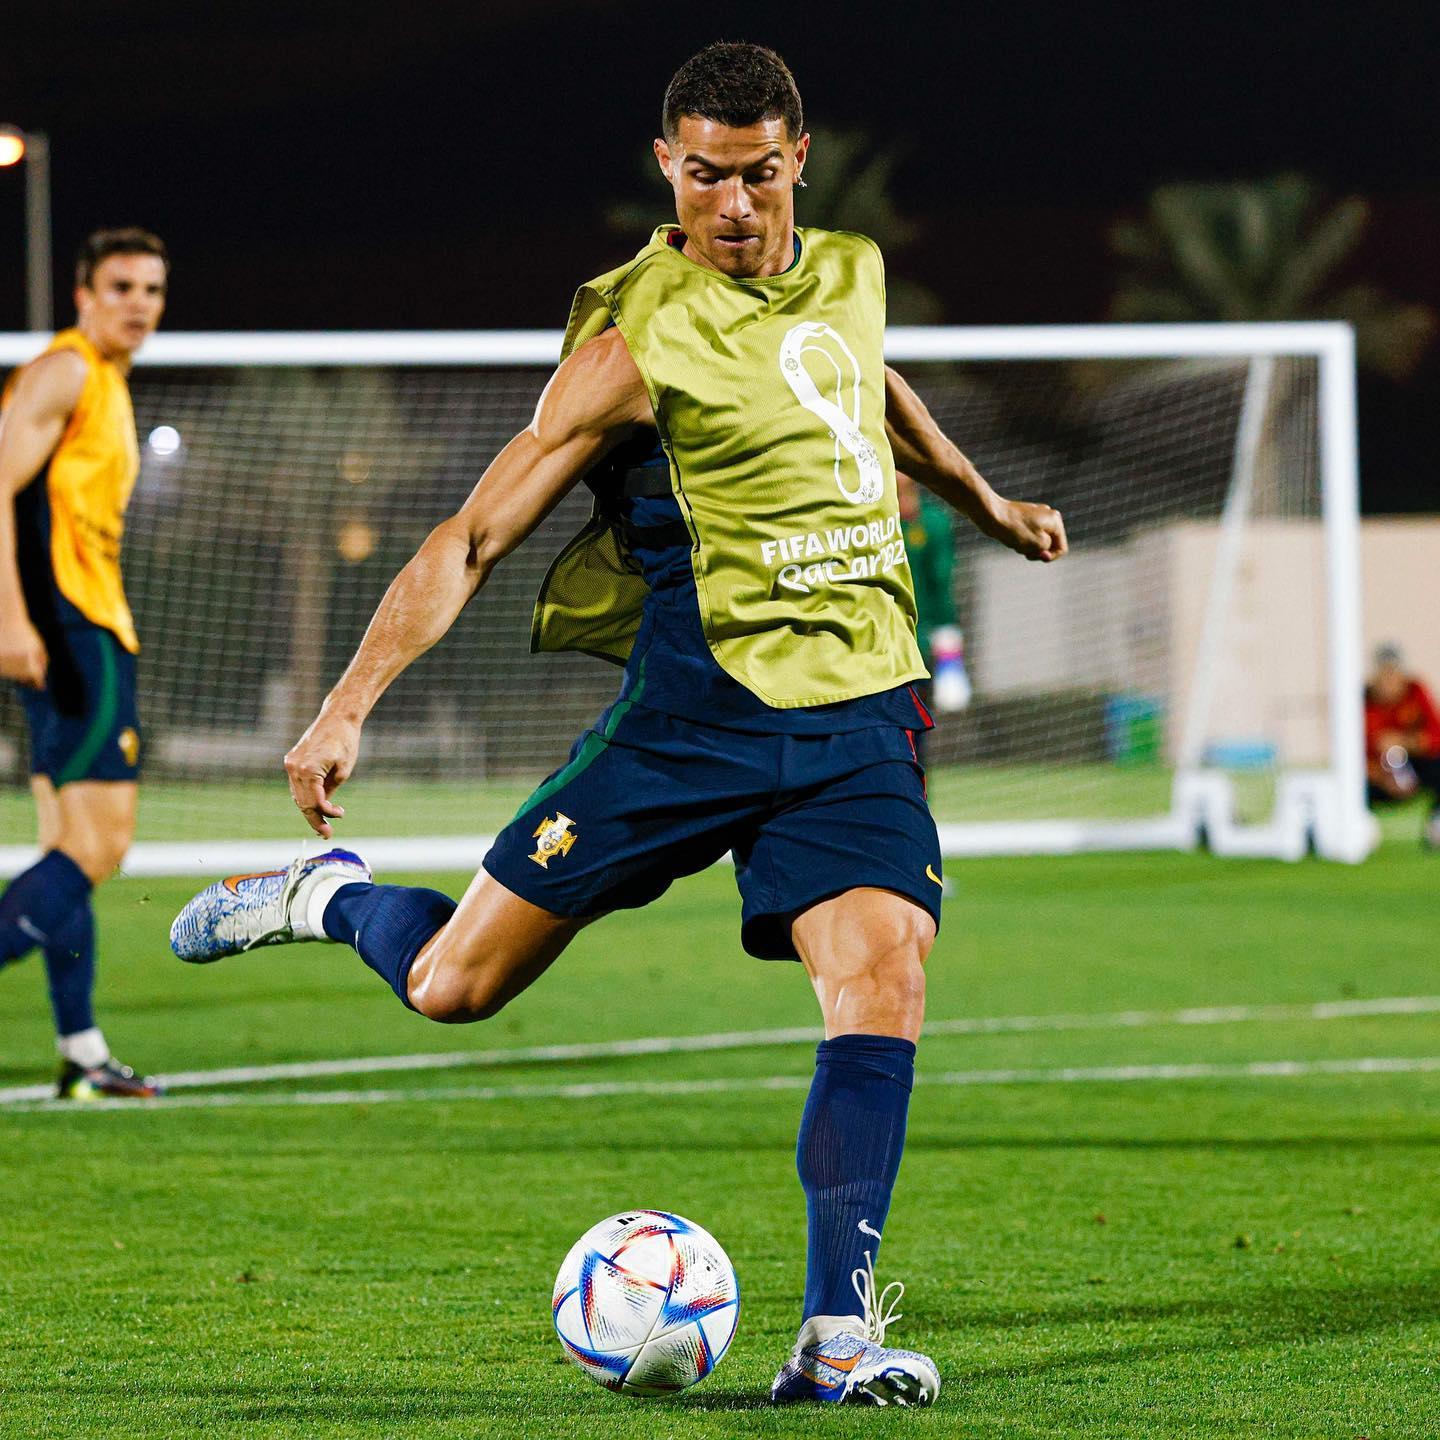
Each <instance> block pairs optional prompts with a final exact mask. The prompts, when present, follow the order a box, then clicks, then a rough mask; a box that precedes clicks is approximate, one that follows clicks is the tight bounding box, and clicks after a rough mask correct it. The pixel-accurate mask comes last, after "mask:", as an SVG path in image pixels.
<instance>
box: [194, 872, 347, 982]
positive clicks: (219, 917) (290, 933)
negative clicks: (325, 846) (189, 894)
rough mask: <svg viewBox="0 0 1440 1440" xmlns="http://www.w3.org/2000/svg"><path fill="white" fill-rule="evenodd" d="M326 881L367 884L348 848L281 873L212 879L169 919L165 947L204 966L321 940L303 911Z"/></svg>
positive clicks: (322, 936) (322, 934)
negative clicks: (266, 948)
mask: <svg viewBox="0 0 1440 1440" xmlns="http://www.w3.org/2000/svg"><path fill="white" fill-rule="evenodd" d="M326 880H337V881H339V882H340V883H341V884H352V883H357V882H359V883H368V882H369V880H370V867H369V866H368V865H367V864H366V863H365V862H364V861H363V860H362V859H361V858H360V857H359V856H358V855H355V854H352V853H351V852H350V851H349V850H327V851H326V852H325V853H324V854H323V855H317V856H315V857H314V859H311V860H306V859H303V858H302V859H299V860H296V861H294V862H293V863H292V864H291V865H290V866H289V868H288V869H285V870H266V871H263V872H261V873H260V874H257V875H231V876H230V877H229V878H228V879H225V880H217V881H216V882H215V883H214V884H213V885H209V886H207V887H206V888H205V889H204V890H202V891H201V892H200V893H199V894H198V895H197V896H195V898H194V899H193V900H191V901H190V903H189V904H188V905H186V906H185V908H184V909H183V910H182V911H181V912H180V913H179V914H178V915H177V916H176V917H175V923H174V924H173V925H171V927H170V948H171V949H172V950H173V951H174V952H175V953H176V954H177V955H178V956H179V957H180V958H181V959H182V960H188V961H190V962H191V964H194V965H208V964H210V962H211V961H213V960H223V959H224V958H225V956H227V955H239V954H240V953H241V951H244V950H254V949H255V948H256V947H257V946H260V945H288V944H289V943H290V942H291V941H295V940H324V939H326V938H327V937H326V935H325V933H324V931H323V930H321V929H319V925H318V919H317V921H316V923H314V924H312V923H311V919H310V917H309V915H308V913H307V912H308V910H309V903H310V898H311V896H312V895H314V893H315V891H316V889H317V888H318V887H319V886H320V885H322V884H323V883H324V882H325V881H326Z"/></svg>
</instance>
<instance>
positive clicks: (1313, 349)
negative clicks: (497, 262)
mask: <svg viewBox="0 0 1440 1440" xmlns="http://www.w3.org/2000/svg"><path fill="white" fill-rule="evenodd" d="M45 338H46V337H45V336H42V335H39V334H17V333H12V334H0V365H4V366H10V365H15V364H19V363H22V362H24V361H26V360H28V359H30V358H32V357H33V356H34V355H35V354H36V353H38V351H39V350H40V349H41V348H43V345H44V342H45ZM561 338H562V332H560V331H559V330H492V331H318V332H304V331H269V332H263V331H251V332H223V331H214V332H205V331H196V332H189V333H176V332H170V333H162V334H159V335H156V336H154V337H153V338H152V339H151V340H150V341H149V342H147V344H146V346H145V348H144V350H143V351H142V352H141V353H140V354H139V355H138V356H137V357H136V363H137V365H139V366H141V367H144V368H147V369H148V368H151V367H167V366H168V367H198V366H205V367H216V368H229V367H241V366H260V367H263V366H286V367H289V366H345V367H354V366H370V365H404V366H476V367H479V368H484V367H496V366H520V365H523V366H549V365H554V364H555V363H556V362H557V361H558V359H559V355H560V345H561ZM885 355H886V359H887V361H892V362H895V363H900V364H904V363H906V362H928V363H935V362H966V361H972V362H978V361H1025V360H1029V361H1040V360H1050V361H1081V360H1103V359H1132V360H1138V359H1151V360H1156V359H1158V360H1183V359H1195V358H1219V357H1236V358H1239V357H1246V358H1250V359H1251V360H1252V362H1253V361H1255V360H1260V359H1264V358H1265V357H1278V356H1292V357H1313V358H1314V360H1315V361H1316V363H1317V369H1318V396H1317V421H1318V435H1317V446H1318V465H1319V482H1320V496H1321V517H1320V518H1321V524H1322V527H1323V533H1324V554H1325V571H1326V573H1325V582H1326V584H1325V594H1326V615H1325V620H1326V641H1325V645H1326V663H1327V671H1328V673H1327V683H1328V687H1329V715H1328V721H1329V736H1330V754H1329V757H1328V763H1327V764H1326V765H1325V766H1324V767H1323V768H1320V769H1308V770H1303V771H1288V772H1283V773H1281V774H1280V775H1279V776H1278V783H1277V786H1276V802H1275V806H1274V810H1273V812H1272V814H1271V815H1270V817H1269V818H1268V819H1267V820H1265V821H1263V822H1261V823H1259V824H1249V825H1243V824H1240V823H1238V822H1237V821H1236V819H1235V805H1234V797H1233V795H1232V793H1231V787H1230V784H1229V781H1228V779H1227V777H1226V776H1225V775H1224V774H1222V773H1219V772H1217V771H1213V770H1206V769H1202V768H1200V767H1198V766H1197V765H1194V764H1189V765H1186V764H1182V765H1181V766H1180V767H1179V768H1178V769H1177V771H1176V773H1175V776H1174V781H1173V785H1172V792H1171V803H1170V809H1169V811H1168V812H1167V813H1165V814H1162V815H1158V816H1155V817H1152V818H1147V819H1140V820H1128V821H1116V820H1093V821H1086V820H1026V821H1015V822H1007V821H996V822H977V823H974V824H946V825H941V826H940V841H941V849H942V851H943V853H944V854H946V855H947V856H974V855H996V854H1009V855H1024V854H1069V853H1076V852H1080V851H1096V850H1115V851H1119V850H1150V849H1166V850H1189V849H1195V848H1200V847H1202V846H1207V847H1208V848H1210V849H1211V850H1212V851H1214V852H1216V853H1218V854H1222V855H1244V856H1273V857H1275V858H1279V859H1287V860H1296V859H1299V858H1301V857H1302V856H1304V855H1306V854H1311V853H1313V854H1315V855H1318V856H1321V857H1324V858H1327V859H1331V860H1338V861H1344V862H1348V863H1355V862H1358V861H1360V860H1363V859H1364V858H1365V857H1366V856H1367V855H1368V854H1369V853H1370V852H1371V850H1372V849H1373V848H1374V846H1375V844H1376V843H1377V839H1378V826H1377V825H1376V823H1375V820H1374V817H1373V816H1372V815H1371V814H1370V813H1369V811H1368V809H1367V807H1366V803H1365V801H1366V796H1365V767H1364V743H1363V736H1364V711H1363V698H1362V695H1363V683H1364V672H1363V656H1362V646H1361V611H1360V607H1361V583H1360V580H1361V577H1360V526H1359V514H1360V510H1359V467H1358V453H1357V434H1356V400H1355V336H1354V331H1353V330H1352V329H1351V327H1350V326H1349V325H1347V324H1344V323H1341V322H1338V321H1294V322H1288V321H1287V322H1274V323H1258V324H1184V325H1036V326H974V327H970V326H896V327H891V328H890V329H888V330H887V331H886V336H885ZM1243 428H1244V425H1243V420H1242V430H1243ZM1242 443H1243V437H1242ZM1222 524H1223V522H1222ZM1217 563H1218V562H1217ZM277 783H279V782H278V777H277ZM491 839H492V837H490V836H484V835H476V836H469V837H447V838H445V839H444V840H401V839H396V838H393V837H391V838H385V837H380V838H377V839H374V840H368V841H367V840H362V839H359V838H357V839H355V840H353V841H347V843H352V844H355V845H357V846H359V847H360V848H362V849H364V850H365V853H366V854H367V856H370V857H371V858H372V859H373V860H374V861H375V863H377V864H379V865H382V866H385V867H387V868H393V867H410V868H423V867H424V866H430V865H435V864H440V863H442V858H441V857H442V856H443V864H444V866H445V867H446V868H454V867H456V866H463V865H468V864H478V862H479V860H480V858H481V857H482V856H483V854H484V852H485V850H486V849H488V848H489V845H490V843H491ZM294 848H295V846H294V842H293V841H290V840H285V841H281V840H278V839H277V840H275V841H262V842H259V843H258V844H257V843H252V842H245V843H243V844H242V843H240V842H233V841H217V842H214V843H210V844H200V845H197V844H195V843H194V842H185V843H183V844H182V843H177V844H167V843H154V842H148V843H142V844H137V845H136V846H135V847H134V848H133V849H132V851H131V852H130V855H129V857H128V859H127V861H126V864H125V870H126V872H127V873H130V874H135V875H155V874H177V873H204V872H206V871H209V870H212V869H223V868H224V867H225V865H227V864H229V863H231V861H232V860H233V861H234V862H235V863H236V864H239V865H240V866H241V867H242V868H243V867H244V866H245V865H250V866H253V865H255V864H268V863H270V862H271V861H272V860H277V861H282V862H283V859H285V858H288V857H289V854H290V852H292V851H293V849H294ZM242 850H243V851H244V858H243V860H242V859H241V858H240V852H241V851H242ZM32 856H33V851H32V850H31V849H30V848H29V847H26V846H15V845H11V846H0V874H7V873H8V874H13V873H15V871H16V870H18V869H19V868H21V867H22V866H23V864H25V863H28V860H29V858H31V857H32Z"/></svg>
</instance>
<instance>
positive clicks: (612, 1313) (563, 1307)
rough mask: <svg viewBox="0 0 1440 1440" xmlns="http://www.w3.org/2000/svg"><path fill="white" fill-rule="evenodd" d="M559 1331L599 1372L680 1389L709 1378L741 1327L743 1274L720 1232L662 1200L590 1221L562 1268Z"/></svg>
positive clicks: (590, 1369) (583, 1363) (573, 1354)
mask: <svg viewBox="0 0 1440 1440" xmlns="http://www.w3.org/2000/svg"><path fill="white" fill-rule="evenodd" d="M551 1314H552V1316H553V1317H554V1320H555V1333H556V1334H557V1335H559V1337H560V1343H561V1345H563V1346H564V1347H565V1353H566V1354H567V1355H568V1356H569V1357H570V1359H571V1360H573V1361H574V1362H575V1364H576V1365H578V1366H579V1367H580V1369H581V1370H583V1371H584V1372H585V1374H587V1375H588V1376H589V1377H590V1378H591V1379H592V1380H596V1381H598V1382H599V1383H600V1384H601V1385H604V1386H605V1387H606V1388H607V1389H609V1390H618V1391H620V1392H621V1393H622V1394H626V1395H674V1394H677V1393H678V1392H679V1391H681V1390H688V1389H689V1388H690V1386H692V1385H694V1384H696V1383H697V1382H698V1381H700V1380H703V1379H704V1378H705V1377H706V1376H707V1375H708V1374H709V1373H710V1372H711V1371H712V1370H713V1369H714V1368H715V1367H716V1366H717V1365H718V1364H719V1363H720V1360H721V1357H722V1356H723V1355H724V1354H725V1352H726V1350H728V1349H729V1348H730V1342H731V1340H732V1339H734V1337H735V1324H736V1321H737V1320H738V1319H739V1318H740V1283H739V1281H738V1280H737V1279H736V1278H735V1267H734V1266H733V1265H731V1263H730V1259H729V1257H728V1256H727V1255H726V1254H725V1252H724V1250H722V1249H721V1248H720V1245H719V1243H718V1242H717V1241H716V1239H715V1237H714V1236H713V1235H711V1234H709V1232H708V1231H705V1230H702V1229H701V1228H700V1226H698V1225H696V1224H695V1223H694V1222H693V1221H690V1220H686V1219H684V1218H683V1217H681V1216H679V1215H671V1214H669V1213H668V1212H667V1211H664V1210H624V1211H622V1212H621V1213H620V1214H619V1215H612V1216H611V1217H610V1218H609V1219H608V1220H602V1221H601V1222H600V1223H599V1224H598V1225H592V1226H591V1227H590V1229H588V1230H587V1231H586V1232H585V1233H584V1234H583V1235H582V1236H581V1237H580V1238H579V1239H578V1240H577V1241H576V1242H575V1244H574V1245H573V1246H572V1247H571V1249H570V1253H569V1254H568V1255H567V1256H566V1257H565V1263H564V1264H563V1265H561V1267H560V1273H559V1274H558V1275H557V1276H556V1277H555V1294H554V1297H553V1299H552V1302H551Z"/></svg>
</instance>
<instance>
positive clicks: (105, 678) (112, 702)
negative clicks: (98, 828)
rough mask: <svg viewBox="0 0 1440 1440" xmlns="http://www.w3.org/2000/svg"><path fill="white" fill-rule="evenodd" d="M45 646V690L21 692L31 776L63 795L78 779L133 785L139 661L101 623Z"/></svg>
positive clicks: (69, 631)
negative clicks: (47, 655) (47, 782)
mask: <svg viewBox="0 0 1440 1440" xmlns="http://www.w3.org/2000/svg"><path fill="white" fill-rule="evenodd" d="M45 645H46V649H47V650H48V651H49V653H50V666H49V669H48V671H47V672H46V676H45V688H44V689H43V690H32V689H30V688H29V687H28V686H25V685H17V686H16V687H15V688H16V693H17V694H18V695H19V696H20V701H21V704H22V705H24V707H25V718H26V720H27V721H28V722H29V726H30V773H31V774H32V775H45V776H48V777H49V779H50V783H51V784H52V785H54V786H55V788H56V789H57V790H58V789H59V788H60V787H61V786H62V785H69V784H70V783H71V782H72V781H75V780H134V779H135V778H136V777H137V776H138V775H139V774H140V716H139V713H138V711H137V709H136V704H135V657H134V656H133V655H132V654H131V653H130V652H129V651H128V650H127V649H126V648H125V647H124V646H123V645H122V644H121V643H120V642H119V641H118V640H117V639H116V638H115V637H114V636H113V635H112V634H111V633H110V632H109V631H108V630H106V629H104V628H102V627H101V626H99V625H66V626H64V627H63V628H62V629H59V630H52V631H50V632H49V633H48V634H47V635H46V636H45Z"/></svg>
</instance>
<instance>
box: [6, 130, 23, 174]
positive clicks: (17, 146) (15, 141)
mask: <svg viewBox="0 0 1440 1440" xmlns="http://www.w3.org/2000/svg"><path fill="white" fill-rule="evenodd" d="M24 158H25V132H24V131H23V130H20V129H18V128H17V127H16V126H14V125H0V167H4V166H9V165H18V164H19V163H20V162H21V161H22V160H23V159H24Z"/></svg>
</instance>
